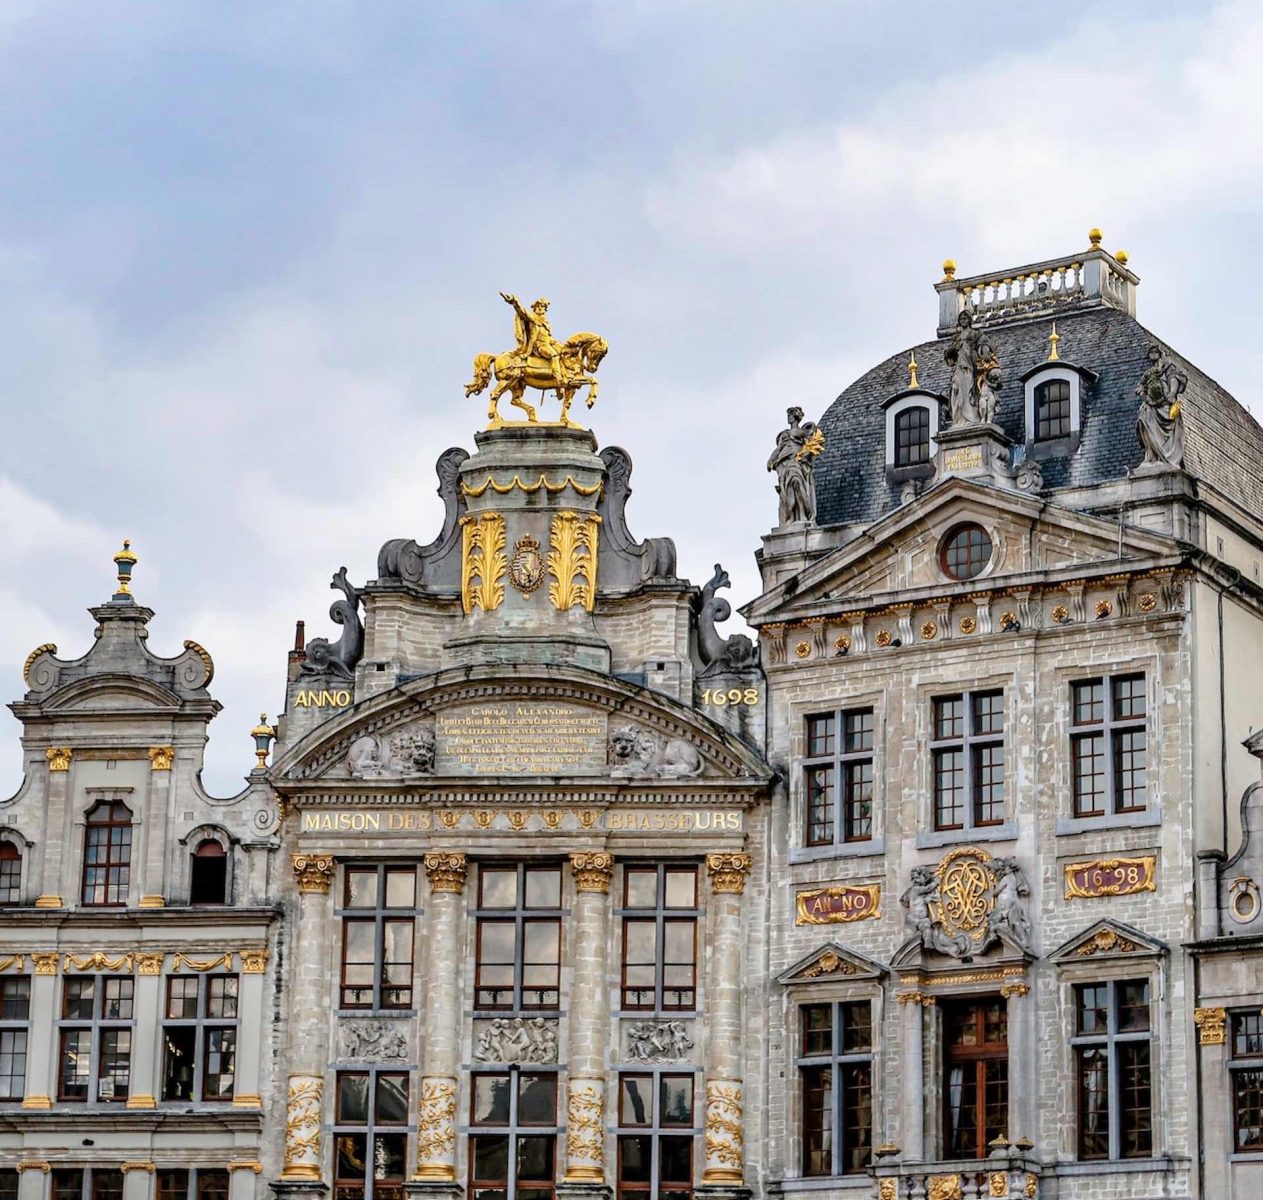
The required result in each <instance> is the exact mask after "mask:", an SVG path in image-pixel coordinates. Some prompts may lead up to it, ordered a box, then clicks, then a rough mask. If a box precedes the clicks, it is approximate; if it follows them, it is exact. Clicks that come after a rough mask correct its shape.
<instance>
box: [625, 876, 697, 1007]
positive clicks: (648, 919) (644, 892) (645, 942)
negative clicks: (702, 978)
mask: <svg viewBox="0 0 1263 1200" xmlns="http://www.w3.org/2000/svg"><path fill="white" fill-rule="evenodd" d="M698 914H699V910H698V907H697V868H696V867H695V866H692V865H674V864H671V865H668V864H659V865H657V866H627V867H625V868H624V869H623V908H622V910H621V914H620V915H621V916H622V918H623V988H622V1003H623V1008H624V1009H636V1010H642V1011H655V1010H656V1011H661V1012H691V1011H692V1010H693V1009H694V1008H696V1007H697V918H698Z"/></svg>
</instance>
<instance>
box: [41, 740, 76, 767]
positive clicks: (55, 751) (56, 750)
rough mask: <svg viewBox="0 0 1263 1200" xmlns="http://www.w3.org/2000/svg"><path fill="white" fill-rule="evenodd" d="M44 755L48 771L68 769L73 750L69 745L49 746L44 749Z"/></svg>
mask: <svg viewBox="0 0 1263 1200" xmlns="http://www.w3.org/2000/svg"><path fill="white" fill-rule="evenodd" d="M44 756H45V758H47V759H48V769H49V770H50V771H69V770H70V760H71V758H73V757H74V751H73V750H72V749H71V748H70V747H69V746H49V747H48V749H47V750H45V751H44Z"/></svg>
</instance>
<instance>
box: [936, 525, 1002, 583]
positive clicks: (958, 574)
mask: <svg viewBox="0 0 1263 1200" xmlns="http://www.w3.org/2000/svg"><path fill="white" fill-rule="evenodd" d="M990 561H991V538H990V537H989V536H988V534H987V532H986V530H984V529H983V528H982V527H981V526H980V525H964V526H962V527H961V528H959V529H957V530H956V531H955V532H954V533H952V534H949V535H948V539H947V541H946V542H945V543H944V544H943V551H942V560H941V562H942V567H943V570H944V572H945V573H946V574H948V575H950V576H951V577H952V578H953V579H973V578H974V577H975V576H976V575H978V574H980V573H981V571H982V569H983V568H984V567H985V566H986V565H987V563H988V562H990Z"/></svg>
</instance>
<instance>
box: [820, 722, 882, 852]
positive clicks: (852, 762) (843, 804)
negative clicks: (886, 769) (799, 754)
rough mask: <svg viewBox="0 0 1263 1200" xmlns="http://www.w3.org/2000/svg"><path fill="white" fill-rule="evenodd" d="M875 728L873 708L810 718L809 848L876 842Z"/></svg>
mask: <svg viewBox="0 0 1263 1200" xmlns="http://www.w3.org/2000/svg"><path fill="white" fill-rule="evenodd" d="M873 729H874V725H873V710H872V709H871V708H852V709H843V710H841V711H837V712H831V713H821V714H818V715H813V716H809V717H808V718H807V754H806V757H805V758H804V759H803V778H804V786H805V794H806V816H807V834H806V844H807V845H808V846H832V845H835V844H837V843H839V842H841V843H848V842H867V841H871V840H872V837H873ZM839 731H841V736H839ZM839 834H840V835H841V836H840V837H839Z"/></svg>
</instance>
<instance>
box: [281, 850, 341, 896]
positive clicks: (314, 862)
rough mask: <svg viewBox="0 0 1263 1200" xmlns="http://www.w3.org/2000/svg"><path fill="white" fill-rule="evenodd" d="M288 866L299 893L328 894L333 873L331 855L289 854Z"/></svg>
mask: <svg viewBox="0 0 1263 1200" xmlns="http://www.w3.org/2000/svg"><path fill="white" fill-rule="evenodd" d="M289 865H290V868H291V869H292V870H293V872H294V878H295V880H297V882H298V890H299V891H300V892H302V893H305V894H307V895H317V896H327V895H328V894H329V888H330V886H331V885H332V883H333V871H334V866H333V855H332V854H291V855H290V860H289Z"/></svg>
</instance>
